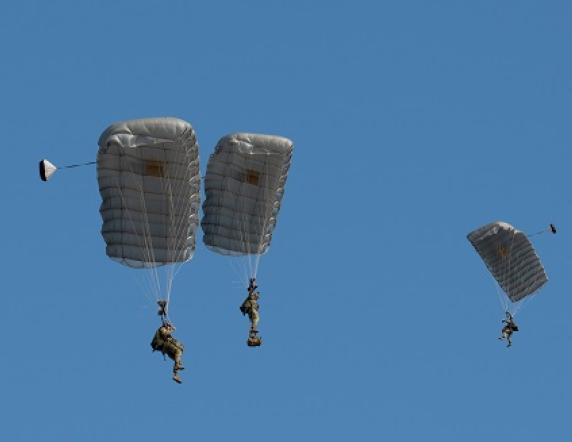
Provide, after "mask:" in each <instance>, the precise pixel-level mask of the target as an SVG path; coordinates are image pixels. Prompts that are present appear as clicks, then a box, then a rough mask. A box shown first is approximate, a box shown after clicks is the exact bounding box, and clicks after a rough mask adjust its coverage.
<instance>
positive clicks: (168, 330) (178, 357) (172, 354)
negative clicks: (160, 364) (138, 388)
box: [151, 300, 185, 384]
mask: <svg viewBox="0 0 572 442" xmlns="http://www.w3.org/2000/svg"><path fill="white" fill-rule="evenodd" d="M157 304H158V305H159V311H158V314H159V316H161V326H160V327H159V328H158V329H157V331H156V332H155V335H154V336H153V340H152V341H151V348H152V349H153V351H160V352H161V353H162V354H163V357H164V356H165V355H167V356H168V357H169V358H171V359H172V360H173V361H174V364H173V380H174V381H175V382H177V383H178V384H180V383H182V380H181V378H180V377H179V373H178V372H179V371H180V370H184V369H185V368H184V367H183V362H182V357H183V351H184V346H183V344H182V342H180V341H178V340H177V339H175V337H174V336H173V332H174V331H175V326H174V325H173V324H171V323H170V322H169V321H168V320H167V302H166V301H164V300H160V301H157Z"/></svg>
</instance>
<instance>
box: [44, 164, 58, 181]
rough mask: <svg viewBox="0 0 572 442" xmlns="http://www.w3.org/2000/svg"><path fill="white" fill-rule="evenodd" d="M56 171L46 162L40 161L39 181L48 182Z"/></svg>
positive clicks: (55, 168) (54, 167)
mask: <svg viewBox="0 0 572 442" xmlns="http://www.w3.org/2000/svg"><path fill="white" fill-rule="evenodd" d="M56 170H58V168H57V167H56V166H54V165H53V164H52V163H50V162H49V161H48V160H42V161H40V179H41V180H42V181H48V180H49V179H50V177H51V176H52V175H53V174H54V173H55V172H56Z"/></svg>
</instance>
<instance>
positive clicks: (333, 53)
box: [0, 0, 572, 442]
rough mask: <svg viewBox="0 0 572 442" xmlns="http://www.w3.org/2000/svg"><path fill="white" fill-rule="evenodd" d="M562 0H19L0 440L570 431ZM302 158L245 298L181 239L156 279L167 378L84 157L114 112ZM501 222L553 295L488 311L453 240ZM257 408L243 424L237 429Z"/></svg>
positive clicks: (439, 436)
mask: <svg viewBox="0 0 572 442" xmlns="http://www.w3.org/2000/svg"><path fill="white" fill-rule="evenodd" d="M571 23H572V4H571V3H570V2H569V1H544V0H538V1H529V0H519V1H498V0H490V1H489V0H482V1H407V0H405V1H393V2H374V1H371V2H346V3H341V2H335V1H332V2H326V1H323V2H305V1H299V2H294V1H258V2H254V1H248V2H247V1H241V2H237V1H226V2H215V1H212V2H200V3H199V2H190V1H108V2H95V1H50V2H47V1H46V2H44V1H36V2H32V1H18V2H16V1H13V2H4V3H3V4H2V8H1V11H0V54H1V67H0V80H1V81H0V128H1V131H2V152H3V158H2V162H3V167H2V174H1V175H0V180H1V183H2V198H3V201H4V204H3V207H4V208H3V216H2V221H1V228H2V232H3V233H4V234H3V240H2V251H3V253H2V254H1V258H0V259H1V261H2V266H1V268H2V275H3V290H2V291H3V297H2V298H3V303H2V304H3V308H4V310H3V315H2V319H1V321H0V323H1V324H2V330H3V340H4V345H3V356H2V359H1V360H2V364H1V365H0V416H1V418H0V421H1V425H0V440H2V441H10V442H28V441H30V442H36V441H42V442H51V441H54V442H56V441H57V442H67V441H73V442H75V441H82V442H92V441H93V442H95V441H105V442H115V441H118V442H119V441H120V442H125V441H137V442H142V441H157V440H178V441H204V442H207V441H252V440H267V441H276V442H279V441H288V442H291V441H322V440H323V441H332V442H333V441H349V440H359V441H382V440H384V441H395V442H400V441H420V440H421V441H437V442H442V441H454V442H456V441H463V442H473V441H474V442H482V441H503V442H510V441H516V440H518V441H519V442H528V441H534V442H537V441H540V440H554V441H565V440H569V439H570V437H571V433H572V431H571V427H570V421H569V418H570V409H571V405H572V404H571V394H572V384H571V381H570V379H571V377H570V376H571V375H570V373H571V372H572V355H571V350H570V345H569V342H570V340H571V338H572V329H571V327H570V312H571V306H572V301H571V298H570V287H571V285H572V280H571V279H572V272H570V269H571V266H572V252H571V241H572V238H571V234H570V231H571V227H572V226H571V224H572V223H571V219H572V207H571V202H570V170H571V169H570V163H571V159H572V153H571V147H572V146H571V142H570V127H571V126H570V116H571V104H570V103H572V62H571V58H570V43H571V38H572V26H571ZM154 116H176V117H180V118H183V119H185V120H187V121H189V122H191V123H192V124H193V126H194V128H195V129H196V131H197V136H198V141H199V143H200V146H201V158H202V164H201V170H202V171H203V172H204V170H205V167H206V160H207V158H208V155H209V153H210V152H211V151H212V149H213V147H214V145H215V143H216V141H217V140H218V139H219V138H220V137H221V136H222V135H224V134H226V133H229V132H234V131H250V132H260V133H271V134H279V135H283V136H286V137H289V138H291V139H292V140H293V141H294V142H295V152H294V157H293V164H292V169H291V173H290V175H289V179H288V183H287V186H286V194H285V198H284V202H283V206H282V212H281V213H280V217H279V222H278V226H277V229H276V231H275V235H274V240H273V244H272V247H271V250H270V252H269V253H268V255H266V256H265V257H264V259H263V262H262V266H261V269H260V272H259V281H260V284H261V289H262V295H263V300H262V310H261V314H262V321H261V323H260V328H261V330H262V335H263V337H264V339H265V344H264V346H263V347H261V348H260V349H257V350H253V349H249V348H247V347H246V346H245V344H244V340H245V333H246V330H247V327H248V324H247V321H246V320H245V319H244V318H243V317H242V316H241V315H240V313H239V311H238V305H239V304H240V302H241V300H242V297H243V295H244V289H243V288H241V287H239V286H238V285H237V284H236V277H235V275H234V273H233V271H232V268H231V267H230V266H229V265H228V264H227V262H225V259H224V258H222V257H220V256H218V255H214V254H212V253H210V252H209V251H208V250H206V248H205V247H204V246H203V245H202V242H201V241H199V243H198V248H197V252H196V254H195V258H194V259H193V261H192V262H191V263H190V264H189V265H188V266H186V267H185V268H184V270H183V271H182V272H181V273H180V275H179V277H178V278H177V280H176V282H175V284H176V285H175V288H174V293H173V298H172V317H173V319H174V321H175V323H176V324H177V326H178V330H177V331H178V337H180V338H181V339H182V340H183V341H184V342H185V344H186V352H185V361H186V365H187V370H186V372H185V373H184V378H185V383H184V384H183V385H181V386H179V385H176V384H175V383H173V382H172V381H171V380H170V373H169V372H170V363H165V362H163V361H162V360H161V358H160V356H158V355H157V354H152V353H151V351H150V347H149V341H150V339H151V336H152V334H153V331H154V329H155V327H156V325H157V321H158V319H157V316H156V315H155V306H154V305H153V304H152V303H151V302H150V301H149V299H148V298H147V297H145V296H144V295H143V294H142V293H141V290H140V286H139V285H138V283H137V280H136V279H135V278H134V277H133V271H130V270H129V269H127V268H125V267H122V266H120V265H118V264H116V263H114V262H112V261H111V260H109V259H108V258H107V257H106V255H105V247H104V242H103V240H102V238H101V236H100V234H99V229H100V225H101V220H100V217H99V213H98V208H99V203H100V198H99V193H98V190H97V183H96V178H95V169H94V168H83V169H75V170H70V171H63V172H58V174H56V176H55V177H54V179H53V181H51V182H49V183H47V184H46V183H42V182H40V181H39V179H38V178H37V170H36V167H37V161H38V160H39V159H41V158H49V159H51V160H52V161H53V162H55V163H56V164H66V163H74V162H80V161H90V160H94V159H95V155H96V152H97V139H98V137H99V134H100V133H101V131H103V130H104V129H105V128H106V127H107V126H108V125H109V124H111V123H113V122H114V121H117V120H124V119H131V118H140V117H154ZM499 219H500V220H504V221H507V222H510V223H512V224H514V225H515V226H517V227H519V228H521V229H523V230H525V231H535V230H539V229H541V228H543V227H544V226H546V225H547V224H548V223H549V222H553V223H555V224H556V225H557V226H558V227H559V228H560V232H559V234H558V235H557V236H555V237H551V236H548V235H544V236H540V237H538V238H536V240H535V245H536V247H537V250H538V252H539V254H540V256H541V258H542V260H543V262H544V264H545V267H546V269H547V273H548V276H549V278H550V281H549V283H548V285H547V286H546V287H545V289H543V290H542V292H541V293H540V294H539V295H538V297H536V298H535V299H533V300H532V301H531V302H530V303H529V304H528V305H527V306H526V307H525V309H524V310H523V311H522V312H521V314H520V316H519V318H518V319H519V325H520V327H521V332H520V333H518V334H517V335H516V336H515V344H514V346H513V347H512V348H511V349H510V350H506V349H505V348H504V346H503V345H502V344H501V343H500V342H499V341H497V339H496V338H497V336H498V333H499V329H500V320H501V319H502V315H503V312H502V311H501V309H500V307H499V303H498V301H497V295H496V290H495V287H494V284H493V281H492V279H491V277H490V276H489V275H488V273H487V272H486V269H485V267H484V265H483V264H482V263H481V261H480V260H479V258H478V256H477V255H476V253H475V252H474V250H473V249H472V248H471V246H470V244H469V243H468V242H467V240H466V234H467V233H468V232H469V231H471V230H472V229H474V228H475V227H477V226H479V225H481V224H484V223H487V222H491V221H494V220H499ZM251 418H252V419H251Z"/></svg>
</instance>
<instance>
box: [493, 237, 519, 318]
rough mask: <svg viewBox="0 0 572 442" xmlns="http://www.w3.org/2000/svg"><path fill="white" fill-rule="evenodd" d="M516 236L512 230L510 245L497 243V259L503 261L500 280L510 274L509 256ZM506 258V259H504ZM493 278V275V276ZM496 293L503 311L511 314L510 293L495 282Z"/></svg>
mask: <svg viewBox="0 0 572 442" xmlns="http://www.w3.org/2000/svg"><path fill="white" fill-rule="evenodd" d="M515 236H516V232H515V231H514V230H513V231H512V238H511V240H510V245H509V246H508V247H505V245H504V244H502V243H501V244H499V246H498V252H497V253H498V254H499V259H500V260H501V262H503V263H504V266H502V267H503V271H502V273H501V278H500V279H501V281H506V280H507V277H508V276H509V275H510V269H511V258H512V247H513V245H514V238H515ZM505 258H506V260H505ZM493 279H494V277H493ZM497 287H498V288H497V295H498V297H499V301H500V303H501V308H503V310H504V311H505V312H509V313H511V314H513V309H512V306H511V305H512V301H511V299H510V293H506V292H505V288H504V287H501V286H500V284H498V283H497Z"/></svg>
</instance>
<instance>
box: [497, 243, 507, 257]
mask: <svg viewBox="0 0 572 442" xmlns="http://www.w3.org/2000/svg"><path fill="white" fill-rule="evenodd" d="M497 253H498V255H499V256H500V257H501V258H506V257H507V256H508V247H507V246H505V245H504V244H499V246H498V247H497Z"/></svg>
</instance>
